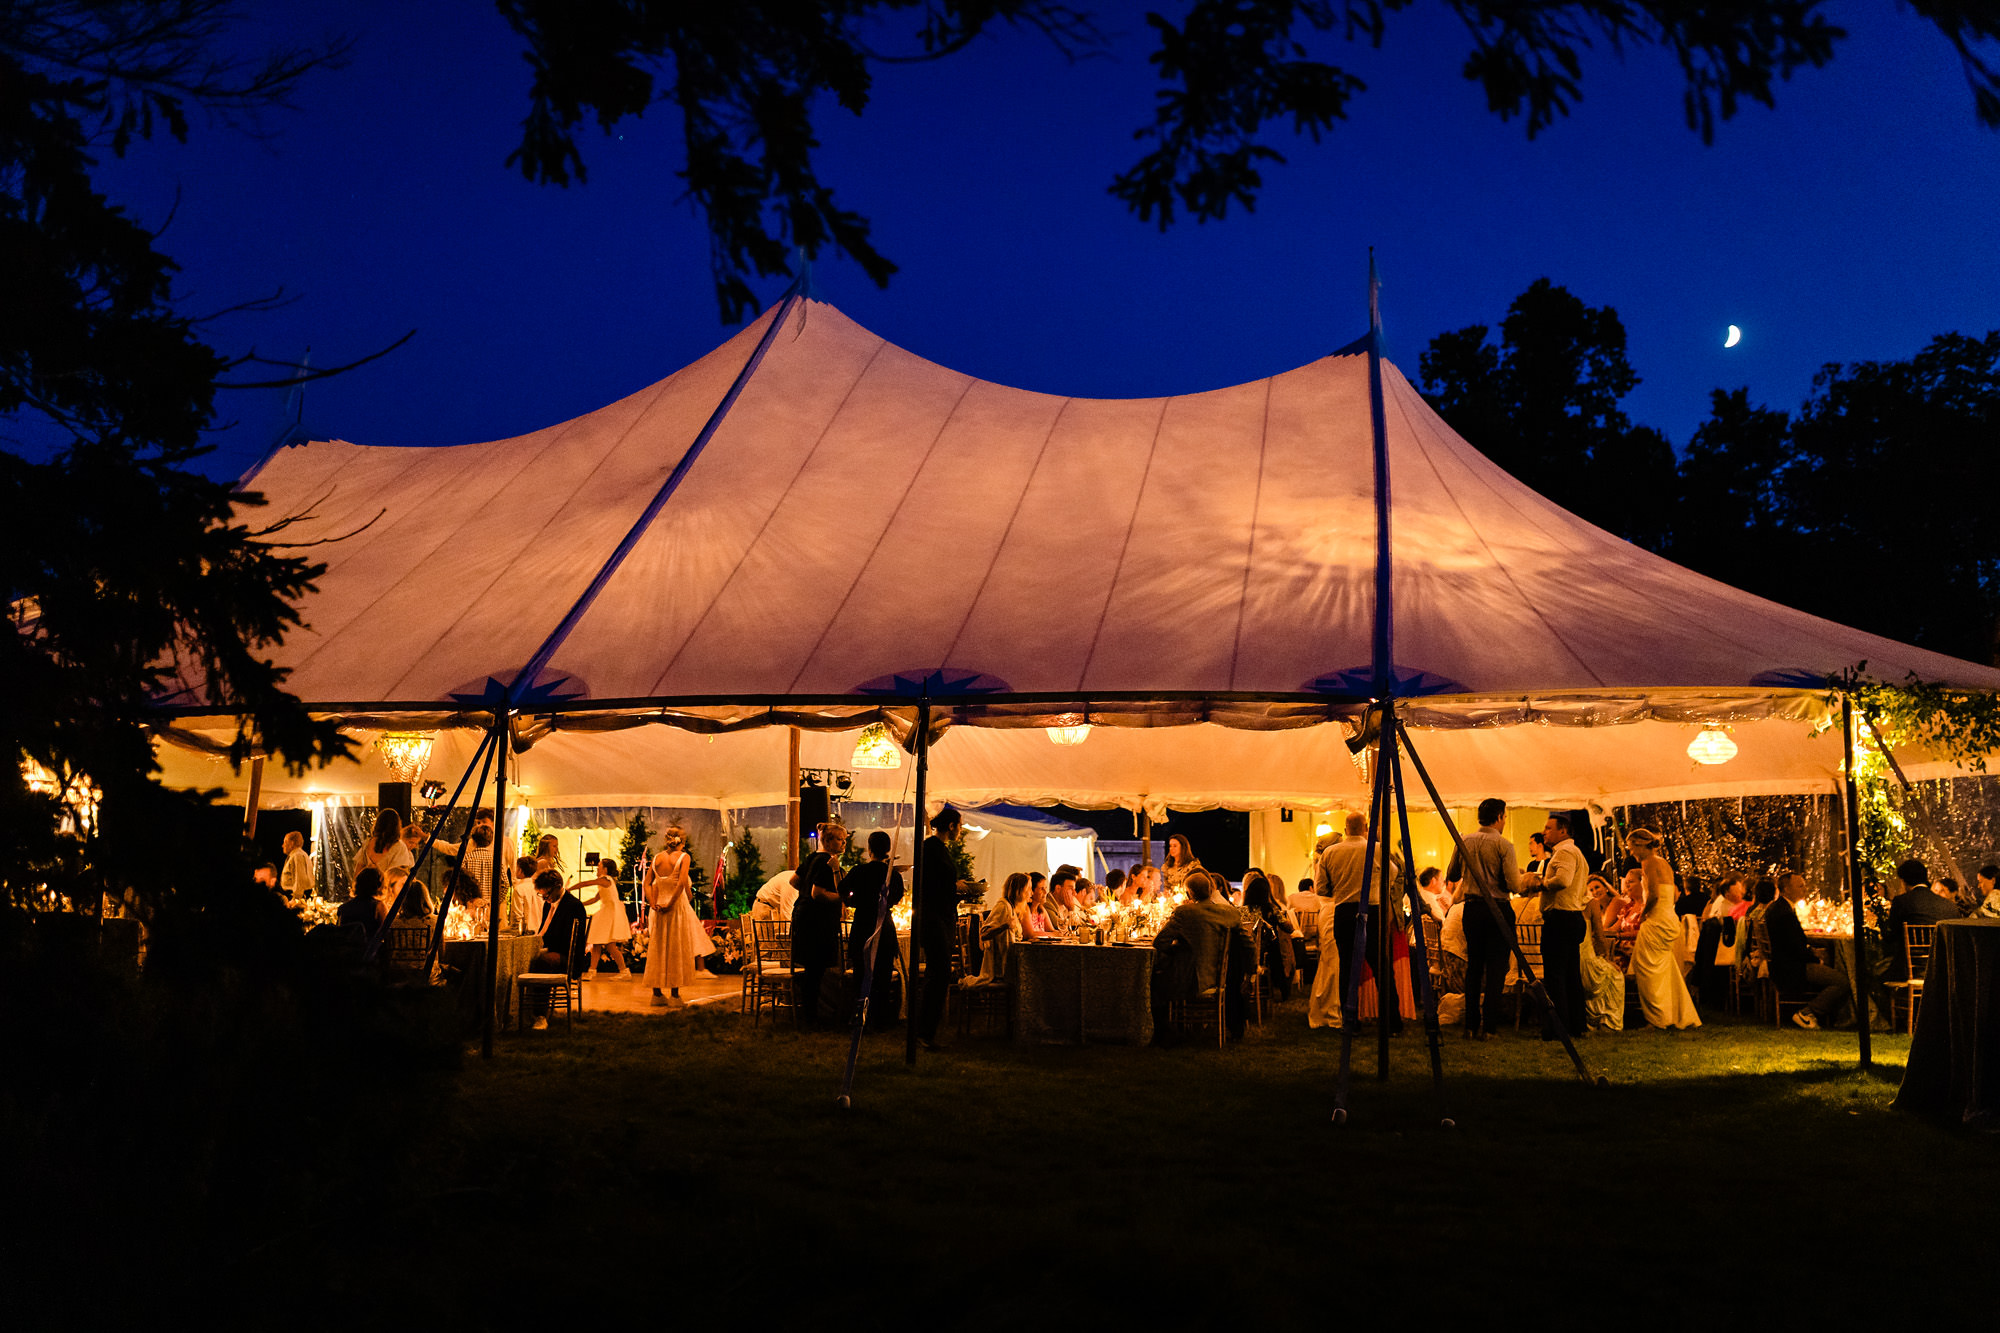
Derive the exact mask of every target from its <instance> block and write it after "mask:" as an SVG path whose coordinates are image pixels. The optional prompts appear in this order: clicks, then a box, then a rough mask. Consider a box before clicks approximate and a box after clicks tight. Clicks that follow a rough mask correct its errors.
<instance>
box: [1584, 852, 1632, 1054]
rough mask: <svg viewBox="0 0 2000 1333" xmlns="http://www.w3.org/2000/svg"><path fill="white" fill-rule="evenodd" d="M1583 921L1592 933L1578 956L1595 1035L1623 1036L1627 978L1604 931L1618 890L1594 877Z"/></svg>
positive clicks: (1599, 876)
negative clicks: (1580, 959)
mask: <svg viewBox="0 0 2000 1333" xmlns="http://www.w3.org/2000/svg"><path fill="white" fill-rule="evenodd" d="M1586 892H1587V898H1586V900H1585V902H1584V907H1583V915H1584V921H1585V923H1586V924H1587V925H1588V926H1589V931H1588V933H1586V934H1585V935H1584V937H1583V944H1582V946H1581V947H1580V948H1579V950H1578V952H1579V954H1580V955H1581V956H1582V959H1583V963H1582V967H1581V968H1580V969H1579V971H1580V972H1581V974H1582V976H1583V1009H1584V1013H1585V1015H1586V1016H1587V1017H1588V1018H1589V1020H1590V1026H1591V1029H1592V1031H1597V1032H1622V1031H1623V1030H1624V1028H1625V974H1624V973H1623V972H1620V971H1619V970H1618V965H1617V964H1616V963H1614V962H1612V961H1611V947H1610V945H1611V941H1610V938H1609V936H1607V935H1606V934H1605V930H1604V913H1605V911H1606V909H1607V908H1609V906H1610V905H1611V903H1612V902H1613V901H1615V899H1616V897H1617V890H1615V889H1613V888H1612V887H1611V881H1610V880H1608V879H1606V878H1604V876H1602V875H1592V876H1591V877H1590V879H1589V881H1588V883H1587V885H1586Z"/></svg>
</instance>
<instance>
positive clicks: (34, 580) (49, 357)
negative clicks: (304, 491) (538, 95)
mask: <svg viewBox="0 0 2000 1333" xmlns="http://www.w3.org/2000/svg"><path fill="white" fill-rule="evenodd" d="M230 17H231V14H230V9H229V6H228V5H227V4H225V3H220V2H219V0H173V2H171V3H144V2H142V0H99V2H96V3H82V2H81V0H78V2H77V3H56V2H54V0H45V2H44V3H17V4H11V5H7V6H4V7H0V293H4V298H0V421H4V422H5V427H4V429H5V431H6V439H5V440H4V442H0V505H4V507H5V509H6V512H7V513H8V514H9V515H10V520H11V523H12V531H11V533H10V534H9V540H8V541H7V542H6V543H4V544H0V584H4V586H5V589H6V592H7V595H8V597H9V599H10V602H11V616H10V619H11V621H12V630H13V632H12V633H9V634H4V635H0V679H4V680H5V681H7V683H8V684H7V689H6V690H5V691H4V693H0V825H4V826H5V827H6V829H7V834H6V836H5V838H4V839H0V899H4V900H6V901H10V902H13V903H16V904H20V903H29V904H35V905H57V904H58V903H59V902H60V901H61V900H68V901H71V902H73V903H76V904H79V905H89V906H93V907H94V905H95V903H96V901H97V895H98V893H100V892H110V893H112V894H113V895H114V896H119V895H124V894H127V893H133V894H136V895H138V897H139V898H140V899H141V900H144V901H157V900H158V899H159V898H160V896H161V895H163V894H164V893H165V892H167V891H168V890H169V889H170V888H171V887H172V886H173V884H174V882H175V879H176V877H177V876H185V875H186V874H188V873H189V866H190V864H191V862H190V860H189V859H185V858H184V859H181V860H180V861H179V862H178V863H176V860H175V858H174V848H175V846H176V840H177V839H182V838H185V837H187V836H188V835H190V834H192V833H195V832H197V831H199V832H200V833H202V834H204V835H206V834H207V832H208V831H209V830H210V829H211V828H212V824H211V822H210V821H207V820H205V819H204V818H203V817H202V815H201V813H200V810H201V807H202V806H204V805H205V804H206V803H205V801H201V800H198V799H196V798H191V797H186V796H183V795H180V794H177V793H171V792H167V791H164V790H163V789H161V788H160V787H159V786H158V785H157V784H156V783H155V782H154V781H153V777H152V775H153V772H154V768H155V766H154V763H153V755H152V748H151V739H150V734H149V732H148V730H147V727H148V724H149V723H150V722H151V721H152V720H153V718H154V710H155V709H156V707H157V706H158V705H159V704H160V703H161V702H162V701H163V700H165V699H168V698H171V697H174V696H176V695H185V694H187V693H188V692H190V691H198V692H199V694H200V697H202V698H203V699H204V700H206V701H207V702H209V703H212V704H214V705H215V706H216V707H217V709H218V711H223V712H230V713H235V714H238V715H239V716H240V718H241V722H240V723H239V729H238V734H237V737H236V742H235V745H234V746H233V748H232V750H231V754H232V757H234V758H237V759H239V760H240V759H242V758H243V757H245V756H247V755H248V754H250V753H251V752H252V751H253V750H258V751H262V752H268V753H269V754H271V755H273V756H274V757H276V758H277V759H278V760H280V761H281V762H283V763H286V764H288V765H290V766H291V767H293V768H294V769H299V768H302V767H304V766H305V765H307V764H309V763H312V762H316V761H319V760H323V759H325V758H327V757H329V756H332V755H336V754H342V753H345V752H346V748H347V746H346V742H345V741H344V740H342V739H341V738H340V737H339V735H338V734H337V733H336V731H335V730H334V727H333V725H332V724H331V723H323V722H316V721H314V720H313V719H312V718H310V717H309V716H308V715H307V714H306V713H305V711H304V709H303V708H302V707H301V706H300V705H299V704H298V702H297V700H296V699H294V698H293V697H292V696H290V695H289V694H287V693H286V692H285V690H284V688H283V682H284V673H283V672H282V671H281V670H279V669H278V668H276V667H274V666H273V665H272V663H271V662H270V660H269V658H268V656H267V655H266V652H265V650H267V649H268V648H270V647H271V646H272V645H273V644H275V643H277V642H278V641H279V639H280V638H281V637H282V636H283V635H284V634H285V632H286V631H287V630H289V629H291V628H293V627H295V626H296V625H297V624H298V623H299V619H298V613H297V611H296V610H295V609H294V603H295V602H296V600H297V599H298V598H299V597H300V596H301V595H302V594H303V593H305V592H306V591H308V590H310V588H311V586H312V581H313V579H314V578H315V577H317V575H318V574H319V572H320V570H321V568H322V567H321V566H319V565H317V564H314V563H313V562H311V561H310V560H309V559H308V558H306V557H304V556H302V555H300V554H298V553H297V552H296V551H294V550H291V549H289V548H287V547H286V546H285V544H284V542H283V539H282V531H283V528H284V526H285V524H284V521H283V520H279V521H277V522H274V523H271V524H268V525H266V526H265V527H264V528H262V529H261V530H260V529H256V528H253V527H251V526H250V525H248V524H247V523H245V522H244V521H243V519H242V518H241V516H240V515H241V512H242V511H243V510H246V509H251V510H254V508H255V507H256V506H257V505H259V504H261V503H262V501H261V499H260V497H258V496H256V495H254V494H249V493H241V492H236V491H235V490H234V489H233V488H232V487H231V486H229V485H228V484H226V483H221V482H216V481H214V480H211V479H210V478H208V477H205V476H203V475H201V474H200V473H199V472H197V471H196V470H195V467H194V465H195V463H196V461H197V460H198V459H199V458H200V457H201V456H202V454H203V453H205V452H206V450H205V449H204V447H203V446H202V444H201V434H202V431H203V430H204V429H205V428H206V427H208V426H209V424H210V423H211V421H212V419H213V412H214V397H215V392H216V389H217V388H218V386H219V385H220V383H221V377H222V375H223V374H224V372H225V371H226V370H227V369H228V368H229V367H230V366H231V365H232V364H240V362H234V363H233V362H231V361H229V360H227V359H225V358H224V357H223V356H222V355H221V354H220V353H218V352H216V351H215V350H214V349H213V348H211V347H210V346H208V345H207V343H206V342H205V341H204V340H203V338H202V336H201V331H200V327H199V321H198V320H196V319H194V318H192V317H190V316H188V315H186V314H185V313H183V312H181V311H180V310H179V309H177V307H176V305H175V300H174V292H173V274H174V265H173V263H172V261H171V260H169V259H168V258H167V257H166V256H164V255H163V254H161V253H160V252H159V251H158V250H157V249H156V248H155V244H154V242H155V239H156V237H155V234H154V233H153V232H151V231H149V230H148V229H147V228H146V227H145V226H143V225H142V224H141V223H140V222H139V221H138V220H137V219H135V218H133V217H132V216H131V215H130V214H128V213H126V212H125V211H124V210H123V209H122V208H120V207H118V206H117V205H114V204H112V203H111V202H110V201H109V200H108V199H106V198H105V196H104V195H103V194H101V193H99V192H98V190H97V189H96V188H95V186H94V184H93V182H92V179H91V171H92V168H93V167H94V166H95V165H96V164H97V157H96V154H98V153H99V152H102V151H105V150H107V149H108V150H109V151H111V152H114V153H123V152H125V151H126V150H127V149H128V148H130V147H131V146H132V145H134V144H135V143H137V142H139V141H142V140H144V139H147V138H149V137H151V136H152V135H153V134H154V133H156V132H158V131H160V130H163V129H164V130H165V131H167V132H169V133H171V134H173V135H174V136H176V137H185V136H186V134H187V133H188V130H189V122H190V117H191V115H193V114H196V113H201V114H205V115H208V116H210V117H212V118H215V119H218V120H221V121H223V122H228V123H241V122H242V121H243V120H244V118H246V117H249V116H251V115H253V114H254V113H255V112H256V111H257V110H258V109H259V108H263V107H268V106H270V105H273V104H275V103H277V102H279V101H281V100H282V99H283V98H284V96H285V95H286V94H287V93H288V92H289V91H290V89H291V88H292V87H294V86H295V84H296V82H297V80H298V79H299V78H300V77H301V76H303V75H304V74H305V73H306V72H307V71H308V70H309V69H311V68H312V67H313V66H314V65H315V64H316V63H318V62H320V61H321V60H324V59H325V58H326V57H327V54H328V53H326V52H319V53H310V52H300V51H293V50H284V51H278V52H275V53H272V54H270V55H268V56H266V57H263V58H261V59H258V60H246V61H236V60H231V59H227V58H222V57H218V56H215V55H214V54H213V51H214V48H215V44H216V41H217V38H218V36H219V34H220V33H221V32H222V31H223V29H224V28H225V27H226V26H227V23H228V22H229V19H230ZM23 759H25V760H30V761H33V763H34V764H36V765H39V766H40V767H41V768H42V769H44V770H47V771H48V772H50V773H52V774H54V775H55V778H56V780H57V782H58V784H59V785H60V787H61V788H62V791H61V792H58V793H54V794H52V793H49V792H46V791H38V790H35V789H33V788H31V787H30V785H29V784H28V782H27V781H26V779H25V777H24V773H23V769H22V765H21V763H20V762H19V761H20V760H23ZM92 788H94V789H95V790H97V791H99V792H101V793H102V804H101V810H100V811H99V817H98V818H97V819H95V820H83V819H78V818H76V817H74V814H73V813H72V812H71V811H69V810H67V809H66V808H65V807H66V806H77V805H87V804H88V801H87V800H84V799H83V794H84V793H85V792H87V791H89V790H90V789H92ZM86 853H87V854H86ZM206 861H207V858H195V859H194V860H193V861H192V864H202V863H205V862H206Z"/></svg>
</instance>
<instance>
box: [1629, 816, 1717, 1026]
mask: <svg viewBox="0 0 2000 1333" xmlns="http://www.w3.org/2000/svg"><path fill="white" fill-rule="evenodd" d="M1625 847H1626V850H1628V851H1630V852H1631V853H1632V855H1633V856H1634V857H1635V858H1636V859H1637V860H1638V862H1639V872H1640V875H1641V877H1642V882H1643V883H1644V884H1645V886H1646V915H1645V918H1644V919H1643V920H1642V921H1640V923H1639V933H1638V936H1637V937H1636V938H1634V940H1633V941H1632V975H1633V977H1634V978H1636V979H1637V981H1638V983H1639V1007H1640V1009H1641V1010H1642V1011H1643V1012H1644V1013H1645V1015H1646V1022H1647V1023H1648V1024H1650V1025H1651V1026H1653V1027H1656V1028H1698V1027H1700V1026H1701V1015H1700V1014H1698V1013H1696V1012H1695V1008H1694V998H1693V997H1692V996H1690V995H1689V994H1688V988H1687V981H1686V979H1685V978H1683V977H1682V976H1681V964H1680V960H1679V959H1678V958H1676V957H1674V946H1675V945H1676V944H1678V943H1679V942H1680V938H1681V919H1680V916H1679V915H1678V914H1677V913H1676V912H1675V911H1674V872H1673V870H1672V869H1671V868H1669V867H1668V865H1667V860H1666V858H1665V857H1663V856H1661V855H1660V836H1659V835H1658V834H1657V833H1654V832H1653V831H1652V830H1650V829H1633V830H1632V832H1631V833H1630V834H1628V835H1626V838H1625Z"/></svg>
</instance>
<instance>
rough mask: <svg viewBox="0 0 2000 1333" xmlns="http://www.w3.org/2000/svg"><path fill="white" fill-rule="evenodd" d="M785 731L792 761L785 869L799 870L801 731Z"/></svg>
mask: <svg viewBox="0 0 2000 1333" xmlns="http://www.w3.org/2000/svg"><path fill="white" fill-rule="evenodd" d="M785 730H786V731H788V732H789V733H791V737H790V746H789V751H790V759H789V761H788V762H789V763H790V765H791V768H790V770H789V771H788V773H787V775H786V778H785V869H787V870H797V869H798V868H799V835H800V832H801V830H800V828H799V729H798V728H797V727H786V728H785Z"/></svg>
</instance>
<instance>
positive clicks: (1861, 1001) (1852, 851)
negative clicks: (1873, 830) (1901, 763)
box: [1840, 694, 1894, 1069]
mask: <svg viewBox="0 0 2000 1333" xmlns="http://www.w3.org/2000/svg"><path fill="white" fill-rule="evenodd" d="M1840 744H1841V748H1842V749H1843V751H1845V759H1846V764H1845V766H1844V769H1843V774H1842V776H1843V777H1844V778H1845V779H1846V786H1847V790H1846V796H1847V899H1848V902H1849V904H1850V905H1851V906H1852V907H1853V908H1854V1026H1855V1028H1856V1029H1857V1030H1858V1031H1859V1033H1860V1036H1861V1047H1860V1051H1859V1052H1858V1056H1859V1059H1860V1062H1861V1068H1863V1069H1866V1068H1868V1066H1869V1065H1870V1064H1872V1063H1874V1052H1873V1051H1872V1050H1871V1049H1869V1031H1868V1029H1869V1027H1870V1025H1871V1021H1872V1018H1873V1015H1872V1014H1871V1013H1870V1010H1869V1006H1870V1005H1871V1004H1872V1003H1873V999H1872V997H1871V996H1870V995H1869V993H1868V935H1867V926H1868V921H1867V918H1866V916H1865V914H1864V912H1865V905H1864V904H1863V903H1862V901H1861V790H1860V788H1858V787H1857V786H1855V783H1854V699H1853V696H1851V695H1847V694H1842V695H1841V696H1840ZM1883 753H1884V754H1886V753H1888V750H1887V749H1886V747H1885V748H1884V750H1883ZM1891 762H1894V761H1891Z"/></svg>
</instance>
